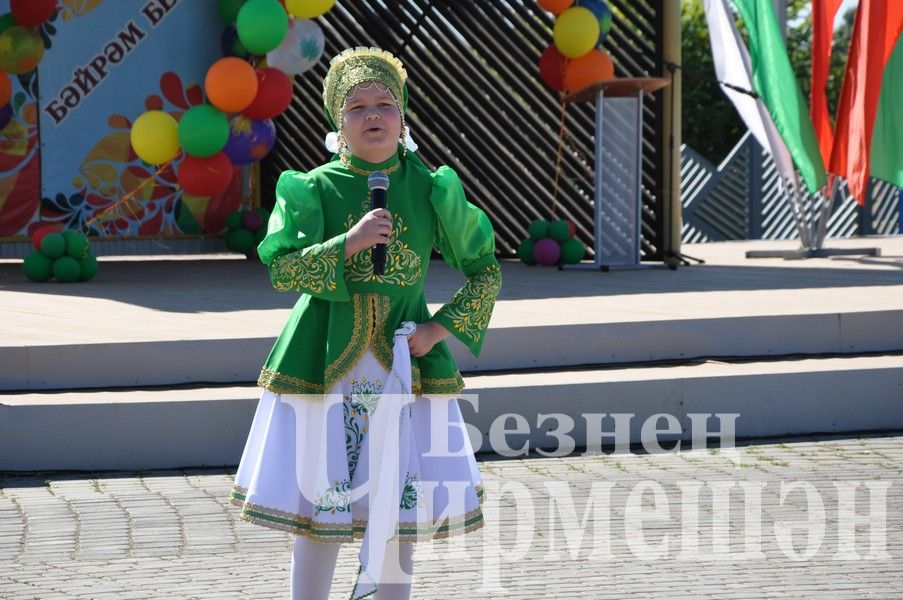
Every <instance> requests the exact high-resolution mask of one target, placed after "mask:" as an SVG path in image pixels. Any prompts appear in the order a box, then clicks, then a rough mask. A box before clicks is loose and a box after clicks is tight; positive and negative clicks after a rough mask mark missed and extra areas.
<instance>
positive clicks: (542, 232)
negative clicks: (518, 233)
mask: <svg viewBox="0 0 903 600" xmlns="http://www.w3.org/2000/svg"><path fill="white" fill-rule="evenodd" d="M527 233H529V234H530V238H532V239H534V240H539V239H542V238H544V237H549V222H548V221H542V220H539V221H533V222H532V223H530V227H528V228H527Z"/></svg>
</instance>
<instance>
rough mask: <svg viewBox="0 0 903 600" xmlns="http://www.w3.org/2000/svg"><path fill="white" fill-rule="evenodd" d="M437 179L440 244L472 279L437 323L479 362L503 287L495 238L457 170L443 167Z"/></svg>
mask: <svg viewBox="0 0 903 600" xmlns="http://www.w3.org/2000/svg"><path fill="white" fill-rule="evenodd" d="M432 179H433V188H432V193H431V194H430V202H431V203H432V205H433V210H434V211H435V214H436V221H437V227H436V239H435V244H436V246H437V247H438V248H439V252H441V253H442V258H443V259H444V260H445V262H446V263H448V265H449V266H451V267H452V268H454V269H457V270H459V271H461V272H462V273H463V274H464V276H465V277H466V278H467V281H465V282H464V285H463V286H461V288H460V289H459V290H458V291H457V292H455V295H454V296H453V297H452V299H451V301H449V302H448V303H447V304H445V305H443V306H442V308H440V309H439V310H438V311H437V312H436V314H435V315H433V317H432V320H433V321H437V322H438V323H441V324H442V325H443V326H444V327H445V328H446V329H448V330H449V332H451V333H452V334H453V335H454V336H455V337H456V338H458V339H459V340H461V342H462V343H463V344H464V345H465V346H467V347H468V349H470V351H471V352H472V353H473V355H474V356H475V357H479V356H480V349H481V347H482V346H483V338H484V337H485V336H486V330H487V329H488V327H489V318H490V317H491V316H492V309H493V307H494V306H495V300H496V297H497V296H498V294H499V290H501V287H502V270H501V268H500V266H499V261H498V259H497V258H496V257H495V233H494V232H493V230H492V224H491V223H490V222H489V217H487V216H486V213H485V212H483V211H482V210H481V209H480V208H479V207H477V206H474V205H473V204H471V203H470V202H468V201H467V198H466V196H465V195H464V187H463V186H462V185H461V180H460V178H459V177H458V174H457V173H455V171H454V170H453V169H451V168H450V167H447V166H441V167H439V168H438V169H436V172H435V173H433V174H432Z"/></svg>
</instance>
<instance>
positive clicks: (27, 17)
mask: <svg viewBox="0 0 903 600" xmlns="http://www.w3.org/2000/svg"><path fill="white" fill-rule="evenodd" d="M9 9H10V12H12V13H13V18H14V19H15V20H16V23H17V24H19V25H22V26H23V27H37V26H38V25H40V24H41V23H43V22H44V21H46V20H47V19H49V18H50V17H52V16H53V13H54V12H56V0H12V1H11V2H10V3H9Z"/></svg>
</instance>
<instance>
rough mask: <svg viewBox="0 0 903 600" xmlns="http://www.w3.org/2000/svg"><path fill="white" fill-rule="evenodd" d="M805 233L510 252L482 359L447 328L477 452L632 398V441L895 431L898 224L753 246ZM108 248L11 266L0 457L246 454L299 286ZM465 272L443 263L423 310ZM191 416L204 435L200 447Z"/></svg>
mask: <svg viewBox="0 0 903 600" xmlns="http://www.w3.org/2000/svg"><path fill="white" fill-rule="evenodd" d="M795 245H796V243H795V242H773V241H761V242H728V243H716V244H704V245H688V246H686V247H685V248H684V252H685V253H686V254H688V255H691V256H696V257H700V258H703V259H705V260H706V264H704V265H693V266H689V267H681V268H680V269H678V270H677V271H669V270H667V269H665V268H653V269H642V270H636V271H614V272H609V273H601V272H592V271H559V270H557V269H554V268H548V267H528V266H526V265H523V264H521V263H520V262H518V261H514V260H506V261H503V265H502V271H503V287H502V292H501V295H500V297H499V301H498V303H497V305H496V308H495V312H494V314H493V317H492V322H491V324H490V332H489V334H488V336H487V340H486V343H485V345H484V348H483V353H482V355H481V357H480V358H479V359H478V360H477V359H474V358H473V357H472V356H471V355H470V354H469V353H468V352H467V350H466V349H465V348H464V347H463V346H462V345H461V344H459V343H458V342H457V341H456V340H454V339H451V338H450V339H449V345H450V347H451V348H452V351H453V352H454V354H455V357H456V359H457V361H458V364H459V366H460V368H461V370H462V372H464V375H465V382H466V384H467V388H466V390H465V392H466V393H474V394H478V395H479V398H480V405H479V410H473V409H472V408H469V407H466V406H463V408H464V411H465V413H466V417H467V419H468V421H469V422H471V423H472V424H474V425H475V426H476V427H477V428H478V429H479V430H480V431H481V432H482V434H483V438H484V439H483V440H482V441H481V444H482V449H483V450H484V451H485V450H488V449H489V445H488V432H489V428H490V426H491V424H492V423H493V422H494V421H495V418H496V417H497V416H498V415H502V414H505V413H507V412H522V413H523V414H524V415H525V416H526V417H527V420H528V421H530V422H531V424H532V427H531V431H530V432H529V433H528V434H526V435H525V437H524V439H529V440H530V441H531V444H535V445H537V446H544V445H545V446H548V445H549V443H550V442H549V440H552V442H551V443H552V446H554V438H550V437H549V436H548V435H547V432H548V431H549V429H554V427H555V423H554V420H551V421H549V422H547V423H546V424H544V425H543V426H542V427H540V426H538V425H536V419H537V416H538V415H539V414H541V413H553V412H562V413H565V414H568V415H570V416H572V417H574V418H576V419H577V420H578V424H579V421H580V420H581V417H580V415H581V414H582V413H583V412H609V413H613V412H633V413H635V415H636V417H635V418H634V422H633V423H632V428H635V430H636V435H637V436H639V431H640V426H641V425H642V420H643V419H644V418H645V417H646V416H648V415H652V414H656V413H658V412H666V413H670V414H674V415H675V416H676V417H677V418H678V420H679V421H680V422H681V424H682V430H681V432H680V433H679V434H677V435H676V436H675V437H676V438H677V437H679V438H681V439H689V437H688V436H689V435H690V433H691V432H690V431H689V427H688V425H687V423H688V421H687V416H686V415H687V414H689V413H690V412H710V413H711V412H730V411H732V410H733V411H734V412H740V413H741V418H740V419H738V421H737V435H738V436H740V437H748V436H758V435H763V436H765V435H783V434H786V433H790V434H792V433H812V432H817V431H844V430H849V431H854V430H875V429H896V428H903V237H900V236H894V237H867V238H858V239H854V240H829V241H828V243H827V246H828V247H838V248H843V247H863V246H875V247H879V248H880V249H881V256H880V257H856V256H844V257H837V258H823V259H809V260H804V261H786V260H780V259H746V258H745V252H746V251H747V250H755V249H773V248H785V249H791V248H793V247H795ZM100 262H101V269H100V273H99V274H98V277H97V279H96V280H94V281H92V282H90V283H86V284H56V283H48V284H33V283H30V282H28V281H27V280H25V278H24V275H22V272H21V265H20V264H19V263H18V262H16V261H10V260H5V261H0V306H2V317H0V470H2V469H22V468H25V467H28V466H30V465H34V468H79V467H77V466H76V465H78V464H83V463H88V464H89V466H90V467H91V468H141V466H148V467H155V468H164V467H171V466H188V465H190V466H201V465H214V464H217V465H218V464H227V465H228V464H235V463H237V461H238V458H239V457H240V453H241V449H242V444H243V442H244V439H245V437H246V433H247V427H248V426H249V424H250V416H251V415H252V414H253V409H254V406H255V404H256V397H257V393H258V391H257V389H256V387H255V386H254V384H253V383H254V381H255V380H256V377H257V374H258V372H259V368H260V365H261V363H262V361H263V360H264V358H265V357H266V355H267V353H268V352H269V349H270V346H271V344H272V342H273V340H274V339H275V336H276V335H277V334H278V332H279V330H280V328H281V327H282V325H283V323H284V322H285V320H286V318H287V316H288V313H289V310H290V308H291V306H292V305H293V304H294V302H295V299H296V297H297V296H296V295H295V294H291V293H280V292H276V291H275V290H273V289H272V288H271V287H270V285H269V281H268V278H267V275H266V272H265V270H264V267H263V265H261V264H260V263H258V262H256V261H248V260H245V259H243V258H237V257H234V256H231V255H208V256H202V257H201V256H182V257H165V258H163V257H140V258H139V257H131V258H129V257H102V258H101V259H100ZM462 281H463V278H462V277H461V275H460V274H458V273H457V272H455V271H453V270H451V269H450V268H448V267H447V266H446V265H445V264H444V263H443V262H442V261H441V260H433V261H432V262H431V264H430V269H429V274H428V280H427V290H428V295H427V300H428V303H429V305H430V309H431V310H433V311H435V310H436V309H438V308H439V306H441V303H442V302H444V301H446V300H447V299H449V298H450V297H451V295H452V294H453V293H454V291H455V290H456V289H457V288H458V286H459V285H460V284H461V282H462ZM51 407H52V408H51ZM226 407H228V409H227V408H226ZM807 415H808V418H807ZM89 417H90V420H91V426H90V427H88V428H87V429H84V431H86V432H87V431H91V432H93V433H92V435H91V436H88V435H87V433H86V434H84V435H83V437H84V439H83V440H82V442H80V443H79V444H77V445H76V446H73V445H72V444H71V443H70V442H69V441H67V440H66V432H67V431H69V432H71V431H72V429H71V424H72V423H73V422H80V421H84V422H87V419H88V418H89ZM744 417H745V418H744ZM14 422H15V423H17V424H18V426H17V427H13V426H12V425H11V424H12V423H14ZM175 422H178V423H179V424H180V426H179V427H178V428H176V429H178V431H183V430H184V431H183V433H181V434H179V435H184V436H186V437H185V438H184V439H182V440H177V439H174V438H170V440H169V445H168V446H166V447H167V448H168V449H169V450H168V451H167V452H162V451H161V444H162V443H163V442H161V441H156V438H158V437H159V436H160V435H161V434H162V433H163V432H166V433H167V435H169V434H170V433H172V432H173V431H174V430H173V429H170V430H169V431H166V430H167V423H168V424H172V423H175ZM54 423H56V425H55V427H57V429H54V425H53V424H54ZM715 426H716V424H714V423H710V428H715ZM32 427H39V428H41V429H42V430H46V431H47V432H48V434H47V435H50V434H49V432H53V431H55V432H56V433H55V435H56V436H57V437H56V438H55V439H57V440H59V441H58V442H55V443H52V444H50V446H51V447H52V452H51V451H50V450H46V451H44V450H39V449H34V448H36V447H37V446H36V445H37V444H38V442H46V440H36V441H35V442H33V443H32V442H29V441H28V435H29V433H28V431H29V430H31V429H32ZM110 428H115V429H116V436H115V437H116V439H118V440H120V441H119V442H116V444H122V445H123V446H127V447H128V448H129V450H128V451H124V452H123V453H121V454H120V455H118V456H117V458H112V456H111V455H112V454H113V453H111V452H110V451H109V449H110V448H109V447H105V448H102V447H100V446H97V449H96V450H95V451H92V450H91V448H92V447H93V444H92V440H96V439H97V436H101V437H103V432H104V431H109V430H110ZM199 428H200V429H201V430H205V431H209V432H210V435H209V436H206V437H205V438H204V440H203V441H202V442H198V441H197V440H195V441H191V432H192V431H194V432H197V431H198V429H199ZM577 429H578V428H575V431H574V432H573V435H574V437H575V440H576V441H577V444H578V445H579V444H581V443H585V441H586V436H585V433H586V432H585V426H584V431H583V432H581V431H577ZM610 429H611V426H610V424H609V425H608V426H606V430H610ZM59 436H62V439H61V440H60V437H59ZM195 437H197V436H196V435H195ZM515 437H516V436H515ZM512 439H515V438H512ZM477 441H479V440H477ZM632 441H634V442H638V441H639V437H632ZM521 443H522V442H521ZM23 444H24V446H23ZM114 445H115V444H114ZM515 445H517V444H515ZM29 447H32V448H33V450H28V448H29ZM76 447H77V448H78V449H79V452H77V453H73V452H72V450H74V449H75V448H76ZM67 448H68V450H67ZM174 448H181V450H179V451H172V450H173V449H174ZM192 448H194V449H193V450H192ZM36 453H39V454H40V455H41V456H43V458H41V456H38V455H37V454H36ZM164 455H165V456H166V458H165V459H163V458H162V457H163V456H164ZM98 465H103V466H98ZM85 468H88V466H86V467H85Z"/></svg>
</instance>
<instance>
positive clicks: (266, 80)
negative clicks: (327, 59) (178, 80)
mask: <svg viewBox="0 0 903 600" xmlns="http://www.w3.org/2000/svg"><path fill="white" fill-rule="evenodd" d="M334 4H335V0H219V5H218V8H219V14H220V17H222V19H223V21H224V22H225V23H226V28H225V30H224V31H223V35H222V37H221V39H220V45H221V48H222V50H223V54H225V55H226V56H225V57H224V58H221V59H220V60H218V61H216V62H215V63H214V64H213V65H211V67H210V68H209V70H208V71H207V75H206V77H205V79H204V90H205V93H206V97H207V103H204V104H200V105H197V106H193V107H192V108H190V109H188V110H187V111H186V112H185V113H183V114H182V115H181V118H180V119H179V120H178V121H176V119H175V118H174V117H173V116H172V115H170V114H169V113H167V112H164V111H160V110H151V111H148V112H145V113H144V114H142V115H141V116H140V117H138V119H137V120H136V121H135V123H134V124H133V126H132V130H131V142H132V148H133V149H134V150H135V153H136V154H137V155H138V157H139V158H141V159H142V160H143V161H145V162H147V163H150V164H152V165H164V164H167V163H169V162H171V161H173V160H175V159H176V158H177V157H178V156H179V154H180V152H183V153H184V155H185V158H184V160H182V162H181V164H180V165H179V166H178V168H177V173H178V181H179V185H180V186H181V187H182V189H183V190H185V191H186V192H187V193H189V194H192V195H195V196H215V195H217V194H219V193H221V192H223V191H224V190H225V189H226V188H227V187H228V186H229V183H230V182H231V180H232V175H233V166H235V165H247V164H250V163H253V162H257V161H259V160H260V159H262V158H263V157H264V156H266V155H267V154H268V153H269V152H270V150H272V148H273V145H274V144H275V142H276V127H275V126H274V125H273V121H272V119H273V118H274V117H276V116H278V115H280V114H282V113H283V112H284V111H285V110H286V109H287V108H288V106H289V105H290V104H291V101H292V94H293V88H292V79H291V76H293V75H298V74H301V73H303V72H305V71H306V70H308V69H310V68H311V67H313V65H315V64H316V63H317V62H318V61H319V60H320V57H321V56H322V54H323V49H324V37H323V32H322V30H321V29H320V27H319V26H318V25H317V24H316V23H314V22H313V21H310V20H309V19H312V18H314V17H318V16H320V15H322V14H323V13H325V12H326V11H328V10H329V9H331V8H332V6H333V5H334ZM264 56H265V57H266V59H267V61H266V62H267V65H266V66H264V64H263V63H264V61H263V57H264Z"/></svg>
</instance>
